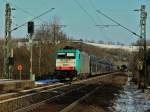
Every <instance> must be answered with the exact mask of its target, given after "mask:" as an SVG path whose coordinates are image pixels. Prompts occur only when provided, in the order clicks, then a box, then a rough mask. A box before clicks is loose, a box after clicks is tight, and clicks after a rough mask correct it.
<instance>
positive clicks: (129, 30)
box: [97, 10, 142, 38]
mask: <svg viewBox="0 0 150 112" xmlns="http://www.w3.org/2000/svg"><path fill="white" fill-rule="evenodd" d="M97 12H98V13H99V14H101V15H103V16H104V17H106V18H107V19H109V20H111V21H112V22H114V23H115V24H117V25H119V26H120V27H122V28H123V29H125V30H127V31H128V32H130V33H132V34H133V35H135V36H137V37H140V38H142V37H141V36H140V35H139V34H137V33H135V32H134V31H132V30H131V29H129V28H127V27H125V26H123V25H122V24H120V23H119V22H117V21H115V20H114V19H112V18H111V17H109V16H107V15H106V14H104V13H103V12H101V11H100V10H97Z"/></svg>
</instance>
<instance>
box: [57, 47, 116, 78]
mask: <svg viewBox="0 0 150 112" xmlns="http://www.w3.org/2000/svg"><path fill="white" fill-rule="evenodd" d="M115 70H116V66H115V65H114V64H112V63H111V62H110V61H106V60H102V59H99V58H97V57H96V56H94V55H89V54H88V53H86V52H83V51H80V50H79V49H73V48H69V49H68V48H64V49H60V50H58V51H57V52H56V68H55V76H56V78H57V79H59V80H60V81H65V80H72V79H73V78H76V77H78V78H81V79H82V78H87V77H91V76H94V75H98V74H104V73H109V72H113V71H115Z"/></svg>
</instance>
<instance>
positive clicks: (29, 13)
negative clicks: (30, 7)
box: [11, 3, 45, 22]
mask: <svg viewBox="0 0 150 112" xmlns="http://www.w3.org/2000/svg"><path fill="white" fill-rule="evenodd" d="M11 4H12V3H11ZM12 6H14V7H15V8H17V9H19V10H20V11H21V12H23V13H25V14H27V15H30V16H32V17H35V15H34V14H32V13H31V12H29V11H27V10H25V9H23V8H21V7H19V6H17V5H16V4H12ZM38 19H39V20H40V21H42V22H45V21H44V20H42V19H41V18H38Z"/></svg>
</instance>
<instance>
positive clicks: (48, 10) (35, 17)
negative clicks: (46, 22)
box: [11, 8, 55, 32]
mask: <svg viewBox="0 0 150 112" xmlns="http://www.w3.org/2000/svg"><path fill="white" fill-rule="evenodd" d="M54 9H55V8H51V9H49V10H47V11H45V12H43V13H42V14H40V15H38V16H36V17H34V18H32V19H31V20H29V21H33V20H35V19H37V18H39V17H41V16H43V15H45V14H47V13H49V12H51V11H53V10H54ZM27 23H28V21H27V22H25V23H23V24H21V25H19V26H18V27H16V28H14V29H12V30H11V32H12V31H15V30H17V29H18V28H20V27H22V26H24V25H26V24H27Z"/></svg>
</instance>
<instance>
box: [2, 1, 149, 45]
mask: <svg viewBox="0 0 150 112" xmlns="http://www.w3.org/2000/svg"><path fill="white" fill-rule="evenodd" d="M75 1H77V2H78V3H79V4H80V5H81V6H82V8H83V9H84V10H86V12H87V13H88V14H87V13H86V12H85V11H84V10H83V9H81V8H80V7H79V5H78V4H77V3H76V2H75ZM6 2H9V3H10V4H11V6H12V7H14V8H16V10H15V11H12V15H13V28H14V27H16V24H17V25H21V24H22V23H24V22H26V21H28V20H30V19H31V18H33V16H31V15H29V14H26V13H24V12H23V11H21V10H20V8H21V9H24V10H25V11H28V12H30V13H31V14H32V15H35V16H37V15H39V14H41V13H42V12H44V11H46V10H48V9H50V8H55V10H53V11H52V12H50V13H48V14H46V15H44V16H42V17H41V20H42V21H41V20H39V19H37V20H35V21H34V22H35V24H37V25H39V24H42V22H43V21H49V22H51V21H52V20H53V18H54V17H55V16H56V17H58V18H59V21H60V24H64V25H67V27H65V28H62V30H63V31H64V32H65V33H66V34H67V35H69V36H70V37H74V38H76V39H80V38H82V39H88V40H95V41H98V40H104V41H113V42H117V41H119V42H121V43H125V44H128V43H131V42H135V41H136V40H137V37H136V36H134V35H132V34H131V33H129V32H127V31H125V30H124V29H122V28H121V27H109V28H100V27H97V26H96V25H103V24H114V23H112V22H111V21H110V20H108V19H106V18H105V17H103V16H102V15H100V14H98V13H97V12H96V10H98V9H99V10H101V11H102V12H104V13H105V14H107V15H109V16H110V17H112V18H114V19H115V20H116V21H118V22H120V23H121V24H123V25H125V26H126V27H128V28H130V29H132V30H133V31H135V32H136V33H139V28H140V27H139V17H140V15H139V13H138V12H134V11H133V10H134V9H137V8H140V5H141V4H144V5H146V10H147V12H148V19H147V23H148V24H147V38H149V37H150V19H149V12H150V0H0V27H1V30H0V37H3V35H4V11H5V3H6ZM89 15H90V16H89ZM12 35H13V37H25V36H26V35H27V30H26V26H24V27H22V28H20V29H18V30H16V31H14V32H12Z"/></svg>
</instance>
